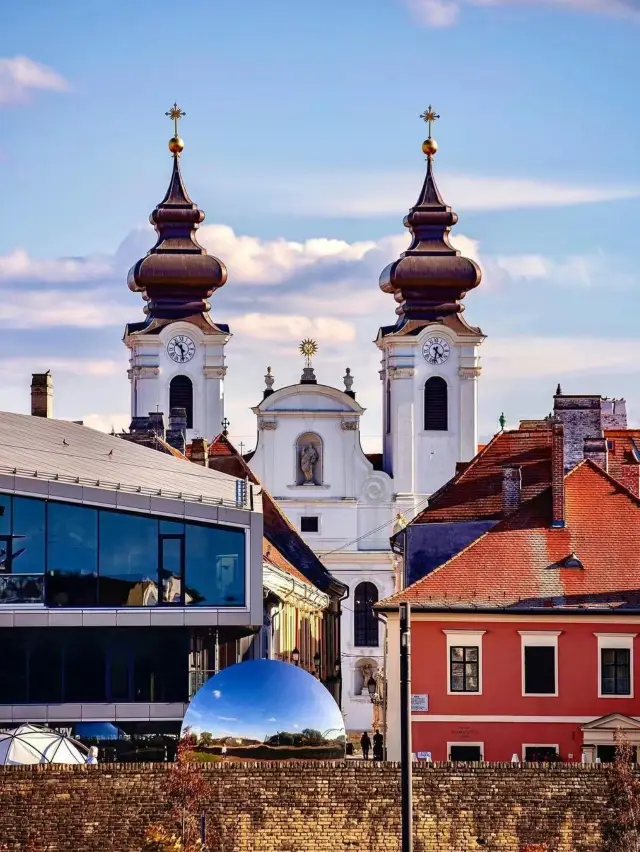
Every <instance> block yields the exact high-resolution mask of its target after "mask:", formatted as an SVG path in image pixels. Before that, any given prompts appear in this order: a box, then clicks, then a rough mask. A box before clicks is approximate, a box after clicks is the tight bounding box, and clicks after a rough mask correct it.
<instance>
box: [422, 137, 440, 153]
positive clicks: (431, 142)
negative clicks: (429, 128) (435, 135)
mask: <svg viewBox="0 0 640 852" xmlns="http://www.w3.org/2000/svg"><path fill="white" fill-rule="evenodd" d="M422 150H423V152H424V153H425V154H426V155H427V157H433V155H434V154H435V153H436V151H437V150H438V143H437V142H436V140H435V139H432V138H431V137H429V138H428V139H425V140H424V142H423V143H422Z"/></svg>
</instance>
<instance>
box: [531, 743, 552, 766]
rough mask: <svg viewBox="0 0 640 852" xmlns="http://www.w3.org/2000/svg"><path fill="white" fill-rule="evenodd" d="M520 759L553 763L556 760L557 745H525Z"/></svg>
mask: <svg viewBox="0 0 640 852" xmlns="http://www.w3.org/2000/svg"><path fill="white" fill-rule="evenodd" d="M522 759H523V760H525V761H527V762H529V763H554V762H555V761H557V760H558V746H557V745H525V746H523V755H522Z"/></svg>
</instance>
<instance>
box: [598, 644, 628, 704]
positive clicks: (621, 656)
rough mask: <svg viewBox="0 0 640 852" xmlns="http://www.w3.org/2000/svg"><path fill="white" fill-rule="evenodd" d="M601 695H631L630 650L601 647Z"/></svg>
mask: <svg viewBox="0 0 640 852" xmlns="http://www.w3.org/2000/svg"><path fill="white" fill-rule="evenodd" d="M600 672H601V691H602V695H631V650H630V649H629V648H601V650H600Z"/></svg>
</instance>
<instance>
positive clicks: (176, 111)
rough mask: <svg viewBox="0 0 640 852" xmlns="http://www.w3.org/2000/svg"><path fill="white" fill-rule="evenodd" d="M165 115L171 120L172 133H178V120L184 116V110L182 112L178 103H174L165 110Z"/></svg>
mask: <svg viewBox="0 0 640 852" xmlns="http://www.w3.org/2000/svg"><path fill="white" fill-rule="evenodd" d="M165 115H166V116H168V117H169V118H170V119H171V120H172V121H173V135H174V136H177V135H178V122H179V121H180V119H181V118H184V117H185V115H186V112H182V110H181V109H180V107H179V106H178V104H176V103H174V105H173V106H172V107H171V109H170V110H169V112H165Z"/></svg>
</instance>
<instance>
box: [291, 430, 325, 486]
mask: <svg viewBox="0 0 640 852" xmlns="http://www.w3.org/2000/svg"><path fill="white" fill-rule="evenodd" d="M295 449H296V485H322V475H323V462H324V458H323V447H322V438H321V437H320V436H319V435H316V433H315V432H305V433H304V434H303V435H300V437H299V438H298V440H297V441H296V448H295Z"/></svg>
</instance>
